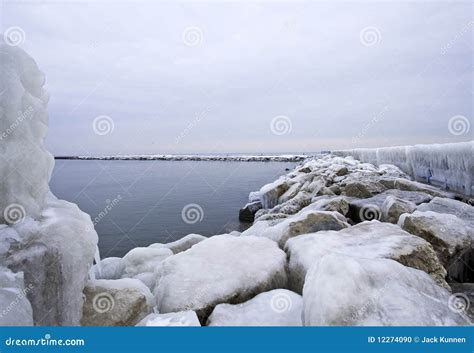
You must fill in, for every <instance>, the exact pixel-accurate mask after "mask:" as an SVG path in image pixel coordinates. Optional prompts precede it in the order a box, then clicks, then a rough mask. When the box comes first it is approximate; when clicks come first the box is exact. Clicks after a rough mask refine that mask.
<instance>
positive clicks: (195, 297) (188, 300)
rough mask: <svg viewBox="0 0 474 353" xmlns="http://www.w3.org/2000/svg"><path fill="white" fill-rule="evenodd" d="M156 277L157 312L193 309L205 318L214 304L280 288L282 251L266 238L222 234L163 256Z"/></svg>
mask: <svg viewBox="0 0 474 353" xmlns="http://www.w3.org/2000/svg"><path fill="white" fill-rule="evenodd" d="M156 275H157V281H156V283H157V284H156V288H155V290H154V294H155V296H156V300H157V304H158V310H159V311H160V313H169V312H176V311H187V310H194V311H196V313H197V314H198V316H199V318H200V319H201V322H203V320H204V322H205V320H206V319H207V317H208V316H209V314H210V313H211V312H212V310H213V309H214V307H215V306H216V305H217V304H221V303H230V304H235V303H241V302H244V301H246V300H248V299H250V298H252V297H253V296H255V295H257V294H258V293H261V292H265V291H269V290H271V289H275V288H284V287H285V286H286V285H287V277H286V254H285V253H284V252H283V251H282V250H281V249H279V248H278V246H277V244H276V243H275V242H273V241H271V240H269V239H265V238H257V237H250V236H249V237H234V236H229V235H220V236H214V237H211V238H209V239H206V240H204V241H202V242H200V243H199V244H196V245H195V246H193V247H192V248H191V249H189V250H187V251H185V252H182V253H179V254H177V255H174V256H171V257H169V258H167V259H166V260H164V261H163V262H162V263H161V264H160V267H159V268H158V270H157V272H156Z"/></svg>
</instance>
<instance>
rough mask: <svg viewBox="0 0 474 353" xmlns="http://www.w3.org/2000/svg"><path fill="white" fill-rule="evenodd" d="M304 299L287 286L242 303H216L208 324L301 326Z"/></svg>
mask: <svg viewBox="0 0 474 353" xmlns="http://www.w3.org/2000/svg"><path fill="white" fill-rule="evenodd" d="M302 309H303V299H302V297H301V296H300V295H299V294H296V293H294V292H291V291H289V290H286V289H275V290H272V291H270V292H265V293H260V294H259V295H257V296H256V297H254V298H252V299H250V300H249V301H246V302H245V303H242V304H235V305H232V304H219V305H217V306H216V307H215V309H214V311H213V312H212V314H211V316H209V319H208V320H207V326H302V322H301V314H302Z"/></svg>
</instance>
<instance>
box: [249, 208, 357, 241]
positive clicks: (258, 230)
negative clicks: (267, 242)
mask: <svg viewBox="0 0 474 353" xmlns="http://www.w3.org/2000/svg"><path fill="white" fill-rule="evenodd" d="M271 222H272V221H258V222H256V223H255V224H254V225H253V226H252V227H250V228H249V229H247V230H245V231H244V232H242V236H257V237H266V238H269V239H272V240H274V241H276V242H277V243H278V245H279V246H280V247H281V248H283V247H284V246H285V243H286V242H287V241H288V239H290V238H292V237H295V236H298V235H300V234H306V233H314V232H318V231H321V230H339V229H343V228H347V227H349V223H347V220H346V218H345V217H344V216H343V215H341V214H340V213H339V212H331V211H314V210H312V209H303V210H301V211H300V212H299V213H298V214H296V215H294V216H292V217H289V218H286V219H283V220H282V221H281V222H279V223H277V224H272V223H271Z"/></svg>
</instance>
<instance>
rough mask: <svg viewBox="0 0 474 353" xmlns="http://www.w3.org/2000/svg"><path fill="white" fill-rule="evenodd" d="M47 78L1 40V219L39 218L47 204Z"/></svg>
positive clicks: (49, 160)
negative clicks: (45, 142)
mask: <svg viewBox="0 0 474 353" xmlns="http://www.w3.org/2000/svg"><path fill="white" fill-rule="evenodd" d="M44 81H45V79H44V75H43V73H42V72H41V71H40V70H39V69H38V67H37V65H36V63H35V61H34V60H33V59H32V58H31V57H30V56H29V55H27V54H26V53H25V52H24V51H23V50H21V49H20V48H18V47H13V46H8V45H6V44H4V43H1V42H0V93H1V95H0V151H1V153H0V156H1V157H0V158H1V159H0V178H1V185H0V210H2V212H1V214H0V223H12V221H14V220H15V217H18V216H22V215H18V213H26V215H29V216H31V217H34V218H37V217H38V216H39V215H40V213H41V210H42V209H43V208H44V204H45V198H46V195H47V193H48V191H49V187H48V181H49V177H50V175H51V171H52V169H53V162H54V160H53V157H52V156H51V154H50V153H48V151H46V149H45V148H44V146H43V140H44V138H45V136H46V132H47V124H48V114H47V110H46V108H47V103H48V95H47V93H46V91H45V90H44V89H43V84H44ZM4 210H7V211H5V212H3V211H4ZM15 212H16V213H17V216H15ZM9 215H10V217H8V216H9ZM5 216H7V217H6V218H5Z"/></svg>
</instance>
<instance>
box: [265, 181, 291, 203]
mask: <svg viewBox="0 0 474 353" xmlns="http://www.w3.org/2000/svg"><path fill="white" fill-rule="evenodd" d="M289 187H290V185H289V184H288V182H287V180H286V179H285V178H279V179H277V180H275V181H274V182H272V183H269V184H266V185H264V186H262V188H261V189H260V191H259V195H260V202H261V203H262V206H263V208H273V207H275V206H276V205H277V203H278V199H279V197H280V196H282V195H283V194H284V193H285V192H286V191H287V190H288V189H289Z"/></svg>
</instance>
